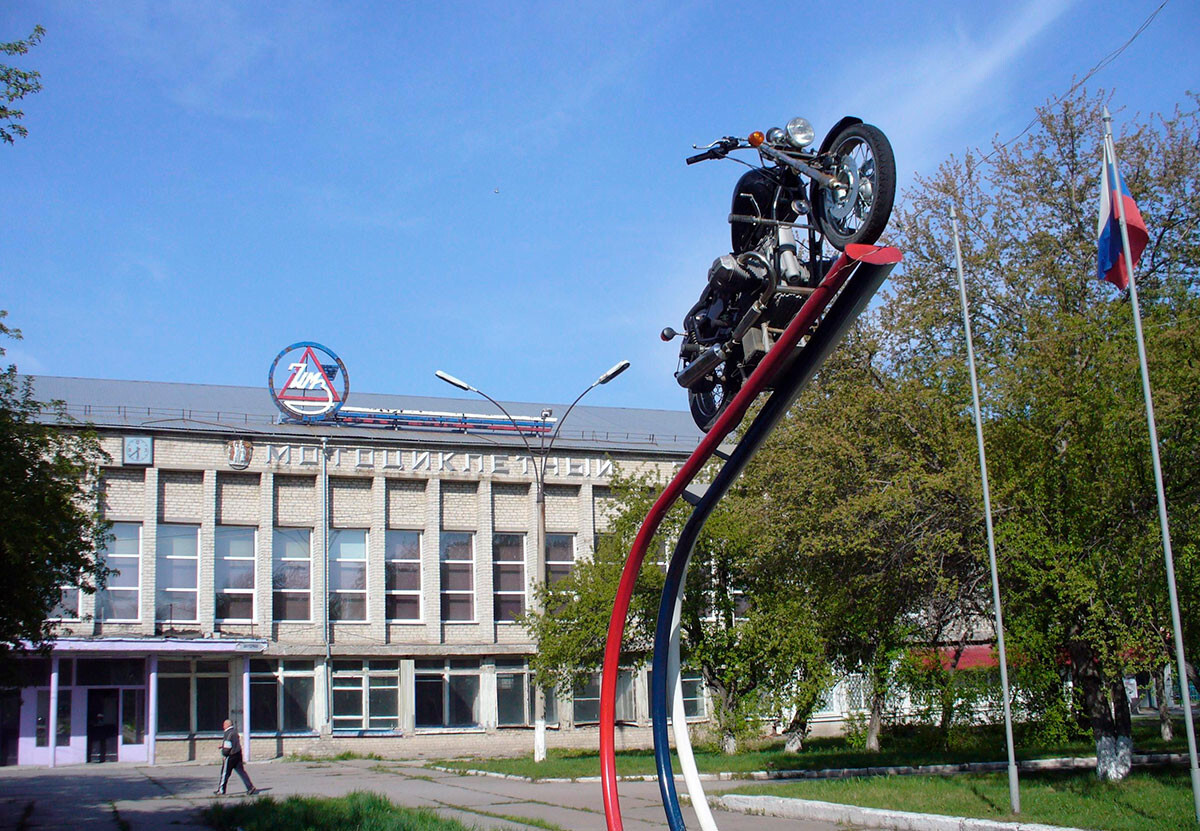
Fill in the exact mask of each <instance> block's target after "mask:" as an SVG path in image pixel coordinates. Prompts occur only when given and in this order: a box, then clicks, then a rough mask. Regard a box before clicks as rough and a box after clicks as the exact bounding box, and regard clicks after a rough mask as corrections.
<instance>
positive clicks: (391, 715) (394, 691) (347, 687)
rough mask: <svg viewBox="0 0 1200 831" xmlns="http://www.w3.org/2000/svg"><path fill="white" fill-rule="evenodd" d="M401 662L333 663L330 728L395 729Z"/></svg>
mask: <svg viewBox="0 0 1200 831" xmlns="http://www.w3.org/2000/svg"><path fill="white" fill-rule="evenodd" d="M399 693H400V662H399V661H396V660H383V661H377V660H368V661H357V660H356V661H341V660H335V661H334V662H333V729H334V730H396V729H397V728H398V727H399V726H400V723H399V714H400V706H399Z"/></svg>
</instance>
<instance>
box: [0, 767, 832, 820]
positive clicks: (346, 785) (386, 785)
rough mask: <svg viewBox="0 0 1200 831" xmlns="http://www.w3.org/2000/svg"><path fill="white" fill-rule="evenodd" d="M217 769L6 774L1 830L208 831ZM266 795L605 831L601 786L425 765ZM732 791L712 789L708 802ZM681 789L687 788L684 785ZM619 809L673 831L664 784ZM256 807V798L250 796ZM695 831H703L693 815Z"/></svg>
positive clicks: (275, 770)
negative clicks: (383, 803)
mask: <svg viewBox="0 0 1200 831" xmlns="http://www.w3.org/2000/svg"><path fill="white" fill-rule="evenodd" d="M218 767H219V766H218V764H217V763H216V762H215V761H214V762H212V763H211V764H204V765H201V764H195V763H189V764H178V765H160V766H156V767H148V766H144V765H133V764H104V765H82V766H72V767H62V768H55V769H53V770H51V769H48V768H16V767H8V768H0V828H4V829H21V830H22V831H35V829H36V830H37V831H42V829H55V831H59V830H60V829H61V830H62V831H92V829H105V831H110V830H111V831H128V829H133V831H189V830H191V829H202V828H206V827H207V826H205V825H204V824H203V823H202V822H201V820H200V817H199V812H200V810H201V809H202V808H204V807H205V806H207V805H210V804H212V803H213V801H214V800H217V799H221V800H237V799H245V798H247V797H245V796H243V795H241V794H240V789H241V782H240V781H239V780H238V778H237V776H233V777H232V778H231V781H230V783H229V788H230V791H231V793H230V794H229V795H228V796H224V797H215V796H213V794H212V792H213V789H214V788H215V787H216V784H217V775H218ZM247 767H248V770H249V772H250V775H251V777H252V778H253V780H254V784H255V785H256V786H257V787H258V788H259V789H260V790H262V792H263V794H264V795H269V796H274V797H277V798H283V797H287V796H291V795H293V794H305V795H314V796H316V795H322V796H340V795H342V794H346V793H350V792H351V791H358V790H366V791H374V792H377V793H381V794H384V795H386V796H387V797H388V798H390V799H391V800H392V801H393V802H396V803H397V804H400V805H408V806H413V807H426V808H433V809H435V810H437V811H438V812H439V813H441V814H442V815H444V816H449V817H453V818H455V819H458V820H459V821H460V822H462V823H463V824H464V825H466V826H467V827H471V826H477V827H478V828H480V829H521V830H523V829H529V828H535V827H540V828H543V829H544V828H545V826H544V825H543V826H530V825H526V824H524V823H521V822H519V821H513V820H512V819H502V818H501V817H509V818H530V819H536V820H541V821H543V822H548V823H554V824H555V825H557V826H560V827H562V828H564V829H569V831H605V829H606V825H605V822H604V809H603V804H602V802H601V797H600V785H599V784H598V783H595V782H579V783H561V782H548V783H529V782H520V781H514V780H507V779H496V778H492V777H482V776H459V775H456V774H452V773H442V772H440V771H434V770H429V769H427V768H425V767H423V766H421V764H420V763H404V762H392V761H388V762H371V761H363V760H351V761H337V762H335V761H329V762H280V761H275V762H263V763H251V764H249V765H248V766H247ZM734 784H736V783H733V782H710V783H706V784H705V787H706V788H708V789H709V792H710V793H715V792H717V791H718V790H720V789H722V788H728V787H731V786H733V785H734ZM681 788H682V785H681ZM620 794H621V810H622V818H623V820H624V826H625V828H626V829H628V831H646V829H661V828H666V827H667V823H666V819H665V817H664V815H663V810H662V803H661V801H660V800H659V795H658V785H657V784H656V783H654V782H622V783H621V786H620ZM250 798H253V797H250ZM715 814H716V820H717V825H718V827H719V828H720V829H721V831H784V829H787V831H839V829H840V831H845V829H846V826H839V825H835V824H833V823H827V822H816V821H813V822H810V821H806V820H795V819H778V818H773V817H762V816H750V815H746V814H738V813H730V812H725V811H717V812H715ZM684 818H685V820H686V821H687V825H688V828H691V829H695V828H698V825H697V824H696V821H695V817H694V815H693V814H692V812H691V809H690V808H687V807H685V809H684Z"/></svg>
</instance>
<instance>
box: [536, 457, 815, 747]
mask: <svg viewBox="0 0 1200 831" xmlns="http://www.w3.org/2000/svg"><path fill="white" fill-rule="evenodd" d="M661 485H662V483H660V482H654V481H652V480H650V479H647V478H638V477H623V476H620V475H618V476H617V477H616V478H615V479H614V480H613V483H612V492H613V497H614V500H613V501H614V505H613V511H612V515H611V516H610V518H609V519H610V526H609V533H608V534H605V535H604V536H603V537H602V538H601V541H600V543H599V545H598V547H597V550H596V552H595V555H594V557H593V558H592V559H591V560H589V561H584V562H580V563H577V564H576V566H575V569H574V570H573V571H572V573H571V575H570V576H569V577H567V578H565V579H563V580H560V581H558V582H557V583H554V584H550V585H543V586H541V587H539V593H540V599H541V607H542V608H543V609H544V610H545V611H544V612H542V613H540V614H530V615H527V616H526V617H525V619H524V621H523V622H524V623H525V626H526V628H527V629H528V631H529V632H530V634H531V635H532V636H533V637H534V639H535V640H536V641H537V644H538V649H537V652H536V654H535V655H534V657H533V658H532V659H531V661H530V665H531V667H532V668H533V669H534V671H535V673H536V677H537V682H538V683H539V684H542V685H544V686H547V687H558V688H560V689H569V688H570V687H572V686H574V685H576V684H578V683H579V682H580V681H582V680H583V679H584V678H585V677H586V676H587V675H588V674H589V673H590V672H592V671H594V669H595V667H597V666H599V665H600V663H601V662H602V659H603V652H604V644H605V639H606V637H607V630H608V622H609V617H610V615H611V613H612V606H613V601H614V598H615V596H616V587H617V583H618V582H619V580H620V574H621V571H622V568H623V566H624V563H625V558H626V555H627V553H628V552H629V550H630V548H631V547H632V544H633V540H634V537H635V536H636V535H637V532H638V529H639V528H640V526H641V522H642V520H643V519H644V518H645V516H646V514H647V512H648V510H649V508H650V506H651V504H653V502H654V500H655V499H656V498H657V494H658V490H659V489H660V488H661ZM688 515H689V511H688V509H687V507H686V506H685V505H682V504H681V505H677V506H675V507H674V508H673V509H672V510H671V511H670V512H669V513H668V515H667V517H666V518H665V519H664V521H663V523H662V525H661V526H660V528H659V532H658V536H657V537H656V539H655V541H654V543H653V544H652V546H651V552H652V554H651V555H650V556H647V558H646V560H645V562H644V563H643V566H642V571H641V573H640V575H639V578H638V583H637V587H636V589H635V592H634V596H633V598H632V602H631V604H630V615H629V618H630V619H629V623H628V625H627V626H626V629H625V642H624V643H623V644H622V652H623V655H624V661H625V662H626V663H629V664H634V665H639V664H642V663H644V662H645V661H646V659H647V658H648V656H649V655H650V654H651V651H652V648H653V643H654V628H655V624H656V622H657V619H658V606H659V601H660V596H661V592H662V587H663V582H664V567H663V562H665V558H666V557H667V556H668V551H669V549H668V544H670V543H673V541H674V540H675V539H677V537H678V534H679V531H680V529H681V527H682V525H683V523H684V522H685V521H686V520H687V517H688ZM749 540H750V536H749V535H748V534H747V532H746V526H745V524H744V523H743V522H741V521H740V519H739V517H738V513H737V509H728V508H721V509H719V510H718V511H717V512H716V513H715V514H714V515H713V516H712V517H711V519H710V522H709V524H708V526H707V527H706V530H705V532H704V533H702V534H701V536H700V538H699V539H698V540H697V544H696V550H695V553H694V555H693V559H692V564H691V568H690V569H689V574H688V581H687V591H686V594H685V596H684V605H683V614H682V617H681V630H682V637H681V653H682V658H683V663H684V664H686V665H687V666H689V667H691V668H693V669H695V670H698V671H699V672H700V674H701V676H702V677H703V678H704V681H705V684H706V686H707V688H708V690H709V692H710V698H711V700H712V701H713V703H714V713H713V716H714V722H715V725H716V728H717V731H718V733H719V734H720V737H721V740H722V745H723V747H724V748H725V749H726V751H727V752H733V751H734V750H736V748H737V743H738V740H739V739H740V738H742V737H744V736H745V735H746V734H747V733H751V732H754V733H756V732H757V731H758V727H759V724H760V722H761V720H762V719H764V718H766V719H771V720H773V721H777V722H782V723H783V724H784V725H786V728H787V729H788V731H789V733H790V734H791V737H792V741H791V743H792V745H793V747H798V746H799V742H800V741H802V740H803V737H804V736H805V735H806V733H807V727H808V720H809V717H810V716H811V714H812V712H813V711H814V710H815V709H816V707H817V706H818V705H819V704H820V701H821V694H822V693H823V692H824V691H825V690H826V689H827V688H828V686H829V682H830V680H831V676H830V672H829V667H828V661H827V660H826V657H825V652H824V643H823V641H822V640H821V639H820V638H819V637H818V636H817V634H816V627H815V625H814V624H813V620H814V615H813V613H812V610H811V608H810V607H809V605H808V599H807V598H805V597H803V596H798V595H796V596H785V595H774V594H771V593H770V592H769V591H767V590H768V589H770V588H772V586H770V585H769V584H768V583H767V581H761V580H760V581H754V580H752V579H750V577H749V575H748V574H747V572H746V568H747V563H748V560H747V552H748V550H749V548H748V541H749ZM653 552H657V553H653Z"/></svg>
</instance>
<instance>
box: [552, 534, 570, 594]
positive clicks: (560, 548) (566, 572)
mask: <svg viewBox="0 0 1200 831" xmlns="http://www.w3.org/2000/svg"><path fill="white" fill-rule="evenodd" d="M574 566H575V535H574V534H547V535H546V582H547V583H550V584H553V583H557V582H558V581H559V580H561V579H563V578H564V577H568V576H570V574H571V569H572V568H574Z"/></svg>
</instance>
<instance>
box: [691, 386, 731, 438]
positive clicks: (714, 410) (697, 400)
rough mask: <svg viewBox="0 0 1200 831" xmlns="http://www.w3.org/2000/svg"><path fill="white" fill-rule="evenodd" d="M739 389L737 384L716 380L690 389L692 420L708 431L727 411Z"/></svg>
mask: <svg viewBox="0 0 1200 831" xmlns="http://www.w3.org/2000/svg"><path fill="white" fill-rule="evenodd" d="M737 391H738V386H737V385H734V384H730V383H728V382H722V381H716V380H711V381H710V382H709V383H706V384H701V385H697V386H696V387H693V388H692V389H689V390H688V391H687V395H688V409H689V410H690V411H691V413H692V421H694V422H696V426H697V427H699V428H700V429H701V430H702V431H704V432H705V433H707V432H708V431H709V430H711V429H712V426H713V425H714V424H716V423H717V419H718V418H720V417H721V413H723V412H725V408H726V407H727V406H729V402H730V401H732V400H733V397H734V396H735V395H736V394H737Z"/></svg>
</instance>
